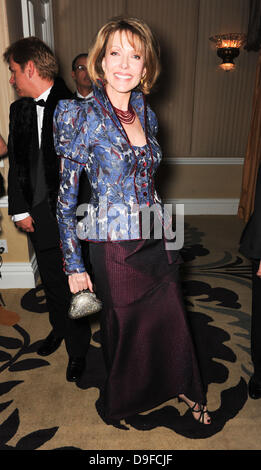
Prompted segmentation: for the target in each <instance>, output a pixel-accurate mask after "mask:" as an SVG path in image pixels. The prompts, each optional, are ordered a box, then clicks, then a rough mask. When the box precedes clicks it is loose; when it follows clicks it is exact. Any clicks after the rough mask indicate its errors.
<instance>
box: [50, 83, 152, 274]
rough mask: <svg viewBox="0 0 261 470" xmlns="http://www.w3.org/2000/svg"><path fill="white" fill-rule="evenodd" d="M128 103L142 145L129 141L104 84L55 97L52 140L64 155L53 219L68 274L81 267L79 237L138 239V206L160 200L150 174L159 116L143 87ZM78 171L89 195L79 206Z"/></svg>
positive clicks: (100, 239) (139, 226)
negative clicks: (83, 94)
mask: <svg viewBox="0 0 261 470" xmlns="http://www.w3.org/2000/svg"><path fill="white" fill-rule="evenodd" d="M131 104H132V106H133V107H134V109H135V111H136V113H137V115H138V116H139V119H140V122H141V124H142V126H143V129H144V132H145V135H146V140H147V145H146V146H144V147H134V146H132V145H131V144H130V142H129V140H128V138H127V135H126V133H125V131H124V129H123V127H122V126H121V123H120V121H119V120H118V118H117V116H116V114H115V112H114V110H113V107H112V105H111V103H110V100H109V99H108V97H107V94H106V93H105V91H104V89H103V87H101V88H98V87H96V86H94V87H93V95H92V96H90V98H88V99H86V100H84V101H77V100H62V101H59V103H58V106H57V108H56V110H55V113H54V142H55V148H56V152H57V154H58V155H60V156H61V157H62V163H61V184H60V191H59V197H58V204H57V219H58V223H59V229H60V236H61V243H62V248H63V253H64V258H65V272H66V273H67V274H72V273H75V272H83V271H85V268H84V264H83V260H82V257H81V245H80V241H79V238H80V239H86V240H92V241H96V242H98V241H120V240H135V239H141V238H142V232H141V225H140V217H139V210H140V209H141V208H143V207H148V206H149V207H150V206H152V205H153V206H155V205H156V206H157V205H159V207H160V206H161V201H160V199H159V198H158V196H157V193H156V191H155V188H154V178H153V176H154V173H155V170H156V168H157V167H158V165H159V163H160V160H161V150H160V147H159V145H158V143H157V140H156V137H155V136H156V134H157V127H158V126H157V119H156V116H155V114H154V112H153V111H152V110H151V108H150V107H149V106H148V105H146V103H145V98H144V96H143V94H142V93H140V92H135V91H134V92H132V96H131ZM81 171H86V172H87V175H88V179H89V181H90V184H91V188H92V196H91V200H90V201H89V204H86V205H81V206H80V207H78V208H77V194H78V183H79V176H80V173H81ZM77 215H78V216H79V215H80V216H82V217H83V218H82V221H81V222H80V223H78V219H77Z"/></svg>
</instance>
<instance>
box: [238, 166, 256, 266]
mask: <svg viewBox="0 0 261 470" xmlns="http://www.w3.org/2000/svg"><path fill="white" fill-rule="evenodd" d="M239 251H240V253H242V254H243V255H244V256H245V257H246V258H248V259H252V260H260V259H261V166H260V167H259V170H258V174H257V181H256V192H255V204H254V211H253V214H252V215H251V217H250V219H249V221H248V223H247V225H246V227H245V229H244V231H243V233H242V236H241V239H240V248H239Z"/></svg>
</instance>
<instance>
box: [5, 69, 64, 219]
mask: <svg viewBox="0 0 261 470" xmlns="http://www.w3.org/2000/svg"><path fill="white" fill-rule="evenodd" d="M71 97H72V93H71V91H70V90H69V89H68V88H67V87H66V85H65V83H64V81H63V80H62V79H61V78H57V79H56V80H55V82H54V85H53V87H52V89H51V91H50V94H49V96H48V99H47V101H46V107H45V109H44V118H43V128H42V152H43V162H44V172H45V180H46V185H47V192H48V202H49V205H50V208H51V210H52V212H53V214H55V211H56V201H57V194H58V189H59V166H60V158H59V157H57V155H56V153H55V149H54V142H53V114H54V110H55V107H56V105H57V103H58V101H59V100H61V99H68V98H71ZM36 152H38V130H37V120H36V112H35V104H34V100H33V99H32V98H21V99H19V100H17V101H15V102H14V103H12V104H11V106H10V124H9V139H8V155H9V165H10V166H9V174H8V204H9V214H10V215H14V214H19V213H22V212H30V211H31V209H32V201H33V191H32V185H31V181H30V167H31V165H32V162H33V161H34V157H35V153H36Z"/></svg>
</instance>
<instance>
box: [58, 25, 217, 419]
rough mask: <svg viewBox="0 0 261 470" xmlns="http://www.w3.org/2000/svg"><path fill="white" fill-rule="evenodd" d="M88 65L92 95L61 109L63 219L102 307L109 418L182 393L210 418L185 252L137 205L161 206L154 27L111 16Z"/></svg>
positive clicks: (84, 281)
mask: <svg viewBox="0 0 261 470" xmlns="http://www.w3.org/2000/svg"><path fill="white" fill-rule="evenodd" d="M88 72H89V75H90V77H91V80H92V82H93V97H91V98H89V99H87V100H86V102H85V103H82V102H81V103H76V102H75V101H62V102H60V103H59V105H58V107H57V109H56V113H55V141H56V150H57V153H58V154H60V155H62V156H63V157H64V158H63V159H62V170H61V187H60V194H59V199H58V209H57V211H58V212H57V216H58V222H59V226H60V233H61V241H62V248H63V252H64V257H65V269H66V273H67V274H68V280H69V285H70V289H71V292H73V293H76V292H78V291H80V290H82V289H86V288H89V289H90V290H91V291H92V290H93V283H92V281H94V282H95V286H96V290H97V294H98V296H99V298H100V299H101V300H102V301H103V305H104V308H103V312H102V319H101V333H102V345H103V350H104V356H105V361H106V365H107V369H108V377H107V381H106V386H105V391H104V407H105V416H106V418H107V419H122V418H127V417H128V416H131V415H134V414H135V413H138V412H142V411H146V410H148V409H151V408H153V407H155V406H157V405H159V404H160V403H162V402H165V401H166V400H168V399H170V398H172V397H177V396H178V397H179V399H180V400H183V401H185V402H186V404H187V405H188V406H189V407H190V408H191V410H192V414H193V417H194V418H195V419H196V420H197V421H199V422H200V423H203V424H209V423H210V422H211V420H210V417H209V414H208V412H207V408H206V405H205V395H204V392H203V390H202V384H201V379H200V374H199V370H198V365H197V361H196V357H195V353H194V349H193V345H192V340H191V337H190V333H189V330H188V325H187V320H186V315H185V313H184V307H183V304H182V299H181V294H180V290H179V287H178V283H177V277H178V264H179V263H180V261H179V258H177V256H175V255H174V252H170V251H169V252H168V251H166V250H165V245H164V241H163V239H155V238H153V237H150V238H148V237H147V238H145V237H144V236H143V238H142V233H141V215H140V214H139V211H137V207H138V208H140V209H141V208H144V207H152V206H156V207H157V208H159V207H160V200H159V198H158V196H157V194H156V192H155V189H154V179H153V175H154V173H155V170H156V168H157V167H158V165H159V163H160V159H161V151H160V148H159V145H158V143H157V140H156V137H155V136H156V133H157V121H156V117H155V114H154V113H153V112H152V110H151V109H150V107H149V106H148V105H146V102H145V97H144V95H145V94H148V93H149V91H150V90H151V88H152V86H153V85H154V83H155V81H156V79H157V77H158V74H159V52H158V46H157V44H156V41H155V39H154V37H153V35H152V33H151V31H150V29H149V28H148V26H147V25H146V24H145V23H143V22H142V21H140V20H137V19H129V18H128V19H121V18H118V19H117V18H116V19H114V20H111V21H109V22H108V23H107V24H106V25H105V26H103V27H102V28H101V30H100V31H99V33H98V35H97V38H96V41H95V43H94V45H93V47H92V49H91V51H90V52H89V56H88ZM142 92H143V93H142ZM81 171H86V172H87V174H88V178H89V180H90V184H91V186H92V198H91V201H90V202H91V206H89V211H88V214H87V216H86V218H85V222H86V224H85V225H86V226H87V228H85V238H86V239H87V240H88V241H89V249H90V250H89V251H90V262H91V264H92V269H93V278H92V280H91V279H90V276H89V275H88V273H86V272H85V268H84V263H83V260H82V259H81V251H80V243H79V239H78V238H77V233H78V235H79V232H77V229H76V219H75V217H76V215H75V213H76V203H77V191H78V182H79V175H80V173H81ZM156 212H157V210H156ZM159 212H160V211H159ZM86 235H87V236H86Z"/></svg>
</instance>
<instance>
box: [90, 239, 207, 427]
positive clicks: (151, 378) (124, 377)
mask: <svg viewBox="0 0 261 470" xmlns="http://www.w3.org/2000/svg"><path fill="white" fill-rule="evenodd" d="M173 255H174V253H172V252H167V251H166V250H165V248H164V241H163V240H153V239H150V240H141V241H128V242H106V243H102V242H101V243H92V242H90V260H91V264H92V268H93V274H94V281H95V284H96V288H97V294H98V296H99V297H100V298H101V300H102V301H103V304H104V308H103V311H102V318H101V335H102V346H103V351H104V357H105V362H106V366H107V372H108V375H107V381H106V385H105V391H104V406H105V416H106V417H107V418H108V419H122V418H125V417H127V416H131V415H134V414H136V413H138V412H142V411H147V410H149V409H152V408H153V407H155V406H157V405H159V404H161V403H164V402H165V401H167V400H169V399H171V398H173V397H175V396H177V395H178V394H181V393H184V394H185V395H186V396H187V397H189V398H190V399H191V400H193V401H196V402H199V403H205V402H206V398H205V394H204V392H203V389H202V383H201V378H200V373H199V368H198V363H197V359H196V355H195V351H194V346H193V341H192V338H191V334H190V329H189V326H188V324H187V316H186V312H185V309H184V305H183V299H182V295H181V292H180V287H179V283H178V270H179V263H180V260H179V258H178V259H176V260H175V259H174V258H175V257H173Z"/></svg>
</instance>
